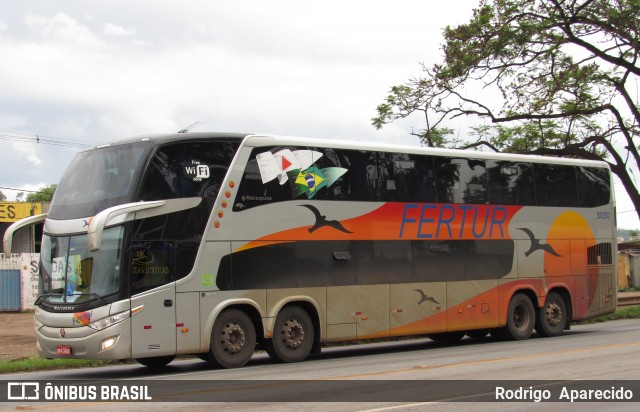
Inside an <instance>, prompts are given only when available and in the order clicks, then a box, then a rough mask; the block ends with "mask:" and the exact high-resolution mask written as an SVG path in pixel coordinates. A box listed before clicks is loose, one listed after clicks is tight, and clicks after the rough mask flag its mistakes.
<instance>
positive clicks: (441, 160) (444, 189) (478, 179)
mask: <svg viewBox="0 0 640 412" xmlns="http://www.w3.org/2000/svg"><path fill="white" fill-rule="evenodd" d="M434 162H435V170H436V182H437V183H436V184H437V186H436V188H437V192H438V202H441V203H476V204H483V203H487V190H486V184H487V170H486V168H485V163H484V160H475V159H459V158H447V157H436V158H435V159H434Z"/></svg>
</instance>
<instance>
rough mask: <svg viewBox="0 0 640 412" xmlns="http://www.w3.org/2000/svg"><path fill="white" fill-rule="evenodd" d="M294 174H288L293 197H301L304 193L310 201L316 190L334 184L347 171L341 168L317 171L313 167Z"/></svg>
mask: <svg viewBox="0 0 640 412" xmlns="http://www.w3.org/2000/svg"><path fill="white" fill-rule="evenodd" d="M296 172H297V174H296ZM296 172H293V173H290V174H289V176H290V179H289V181H290V182H291V190H292V192H293V197H298V196H301V195H302V194H303V193H304V194H306V195H307V198H308V199H311V198H313V197H314V196H315V195H316V193H317V192H318V190H320V189H322V188H323V187H325V186H326V187H330V186H331V185H332V184H334V183H335V181H336V180H338V179H339V178H340V176H342V175H343V174H345V173H346V172H347V169H343V168H342V167H327V168H325V169H318V168H317V167H315V166H314V167H310V168H308V169H306V170H297V171H296Z"/></svg>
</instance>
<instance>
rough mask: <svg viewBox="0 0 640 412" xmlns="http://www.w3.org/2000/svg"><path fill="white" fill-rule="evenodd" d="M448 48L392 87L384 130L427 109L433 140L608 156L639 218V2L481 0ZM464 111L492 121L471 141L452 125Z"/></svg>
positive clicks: (448, 36)
mask: <svg viewBox="0 0 640 412" xmlns="http://www.w3.org/2000/svg"><path fill="white" fill-rule="evenodd" d="M442 50H443V52H444V61H443V62H442V63H438V64H434V65H433V66H431V67H427V66H426V65H424V64H423V65H422V71H423V74H422V76H421V77H417V78H414V79H411V80H409V81H408V82H406V83H405V84H403V85H399V86H395V87H392V88H391V91H390V93H389V95H388V96H387V98H386V101H385V102H384V103H383V104H381V105H379V106H378V108H377V117H375V118H374V119H372V122H373V125H374V126H375V127H377V128H381V127H382V126H383V125H384V124H387V123H389V122H392V121H394V120H396V119H399V118H405V117H408V116H410V115H412V114H415V113H420V114H422V115H423V116H424V119H425V122H426V127H425V128H424V129H421V130H418V131H412V134H414V135H416V136H418V137H419V138H420V139H421V141H422V142H423V143H424V144H426V145H428V146H448V147H459V148H476V149H481V148H488V149H490V150H495V151H504V152H516V153H525V154H541V155H552V156H564V157H574V158H583V159H595V160H605V161H607V162H608V163H609V165H610V167H611V170H612V171H613V173H615V174H616V175H617V176H618V177H619V178H620V180H621V182H622V184H623V185H624V188H625V190H626V191H627V193H628V194H629V196H630V198H631V200H632V202H633V204H634V206H635V209H636V211H638V215H639V216H640V194H639V193H638V189H637V187H636V185H635V182H634V179H633V175H632V172H631V171H630V170H631V168H632V167H633V168H635V169H636V170H637V168H638V166H640V153H639V152H638V139H640V126H639V125H640V109H639V108H638V98H639V97H638V96H639V94H638V92H637V83H638V80H640V65H639V63H638V57H639V51H640V0H572V1H571V0H481V2H480V4H479V6H478V8H477V9H474V11H473V17H472V18H471V20H470V21H469V22H468V23H467V24H462V25H460V26H457V27H447V28H446V29H445V30H444V44H443V46H442ZM460 117H465V118H466V117H470V118H472V119H473V118H475V119H477V120H481V122H483V123H481V124H476V125H473V126H471V127H470V130H471V132H470V138H471V140H467V141H466V142H460V141H458V140H456V139H454V138H452V134H453V130H452V129H451V128H450V127H447V126H448V125H450V124H451V123H450V122H451V121H452V120H453V119H458V118H460ZM488 122H490V123H488Z"/></svg>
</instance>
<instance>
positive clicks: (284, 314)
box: [264, 306, 315, 363]
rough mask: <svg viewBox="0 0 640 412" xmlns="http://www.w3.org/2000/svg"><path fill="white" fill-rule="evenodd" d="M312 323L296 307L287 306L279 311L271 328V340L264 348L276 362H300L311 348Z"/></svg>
mask: <svg viewBox="0 0 640 412" xmlns="http://www.w3.org/2000/svg"><path fill="white" fill-rule="evenodd" d="M314 338H315V336H314V329H313V322H312V321H311V318H310V317H309V314H308V313H307V312H306V311H305V310H304V309H302V308H301V307H298V306H287V307H285V308H284V309H282V310H281V311H280V313H279V314H278V317H277V318H276V323H275V326H274V328H273V338H272V339H267V340H265V343H264V346H265V349H266V351H267V353H268V354H269V356H270V357H271V359H273V360H274V361H276V362H287V363H288V362H300V361H302V360H304V359H305V358H306V357H307V356H308V355H309V353H310V352H311V349H312V347H313V342H314Z"/></svg>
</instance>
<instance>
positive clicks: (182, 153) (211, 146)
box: [133, 141, 238, 278]
mask: <svg viewBox="0 0 640 412" xmlns="http://www.w3.org/2000/svg"><path fill="white" fill-rule="evenodd" d="M237 148H238V144H237V143H231V142H221V141H218V142H185V143H179V144H171V145H167V146H163V147H160V148H158V149H157V150H156V152H155V154H154V155H153V157H152V159H151V163H150V165H149V167H148V170H147V174H146V175H145V178H144V181H143V184H142V189H141V192H140V196H139V197H138V199H139V200H161V199H174V198H184V197H201V198H202V202H201V203H200V205H198V206H197V207H195V208H192V209H188V210H183V211H180V212H175V213H169V214H168V215H163V216H156V217H151V218H148V219H142V220H136V221H135V222H134V225H133V241H135V242H149V241H167V242H168V241H170V242H173V245H172V252H171V253H173V254H175V260H174V262H175V273H176V277H177V278H180V277H183V276H185V275H187V274H188V273H189V272H190V271H191V269H192V268H193V263H194V261H195V256H196V253H197V251H198V247H199V246H200V240H201V238H202V235H203V233H204V229H205V226H206V224H207V220H208V219H209V214H210V213H211V209H212V208H213V204H214V202H215V200H216V197H217V195H218V192H219V190H220V186H221V185H222V181H223V179H224V177H225V175H226V173H227V169H228V168H229V164H230V163H231V160H232V159H233V156H234V155H235V152H236V150H237Z"/></svg>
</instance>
